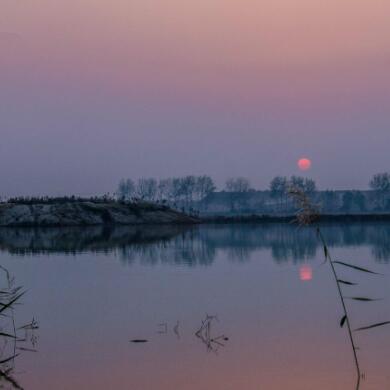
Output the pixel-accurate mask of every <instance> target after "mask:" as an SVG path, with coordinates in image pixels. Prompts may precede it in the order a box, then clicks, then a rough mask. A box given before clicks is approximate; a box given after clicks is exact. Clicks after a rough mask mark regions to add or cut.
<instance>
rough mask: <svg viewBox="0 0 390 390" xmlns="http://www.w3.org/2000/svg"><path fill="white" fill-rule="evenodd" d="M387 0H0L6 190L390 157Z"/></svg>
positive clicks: (324, 179)
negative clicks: (302, 160) (309, 161)
mask: <svg viewBox="0 0 390 390" xmlns="http://www.w3.org/2000/svg"><path fill="white" fill-rule="evenodd" d="M389 20H390V1H389V0H328V1H326V2H325V1H323V0H257V1H255V0H184V1H183V0H110V1H107V0H104V1H103V0H67V1H65V0H0V135H1V138H0V140H1V144H0V178H1V186H0V193H1V194H3V195H10V194H27V193H49V194H62V193H67V192H72V193H77V194H85V195H87V194H91V193H102V192H105V191H111V190H113V189H114V187H115V186H116V183H117V181H118V180H119V178H121V177H122V176H126V177H127V176H130V177H133V178H137V177H139V176H156V177H160V176H171V175H185V174H203V173H208V174H210V175H212V176H213V177H214V178H215V179H216V180H217V182H218V183H220V184H222V183H223V181H224V180H225V178H226V177H228V176H234V175H242V176H247V177H248V178H250V179H251V180H252V182H253V184H254V185H255V186H257V187H266V186H267V185H268V182H269V180H270V179H271V178H272V176H274V175H276V174H282V175H290V174H294V173H297V168H296V160H297V159H298V158H299V157H301V156H303V155H304V156H308V157H310V158H311V159H312V160H313V167H312V169H311V171H310V172H309V173H308V175H309V176H311V177H313V178H315V179H316V180H317V181H318V184H319V186H320V187H322V188H326V187H337V188H351V187H355V188H364V187H366V186H367V182H368V180H369V177H370V176H371V175H372V174H373V173H374V172H377V171H385V170H390V151H389V149H390V76H389V69H390V23H389Z"/></svg>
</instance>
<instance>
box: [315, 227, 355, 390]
mask: <svg viewBox="0 0 390 390" xmlns="http://www.w3.org/2000/svg"><path fill="white" fill-rule="evenodd" d="M317 233H318V237H319V238H320V240H321V243H322V244H323V246H324V248H325V253H326V259H327V260H329V264H330V268H331V270H332V274H333V277H334V280H335V283H336V285H337V291H338V293H339V297H340V301H341V305H342V307H343V310H344V315H345V323H346V326H347V329H348V334H349V339H350V341H351V346H352V351H353V356H354V360H355V366H356V373H357V384H356V389H358V388H359V386H360V377H361V371H360V365H359V360H358V357H357V348H356V344H355V340H354V338H353V333H352V329H351V323H350V320H349V315H348V310H347V306H346V304H345V300H344V297H343V293H342V291H341V287H340V283H339V279H338V277H337V272H336V269H335V267H334V264H333V261H332V257H331V255H330V254H329V251H328V247H327V245H326V241H325V239H324V236H323V235H322V233H321V230H320V228H319V226H317Z"/></svg>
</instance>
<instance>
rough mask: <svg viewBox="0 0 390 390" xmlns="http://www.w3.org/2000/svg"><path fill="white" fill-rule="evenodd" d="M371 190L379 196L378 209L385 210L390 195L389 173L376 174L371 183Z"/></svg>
mask: <svg viewBox="0 0 390 390" xmlns="http://www.w3.org/2000/svg"><path fill="white" fill-rule="evenodd" d="M370 188H371V189H372V190H373V191H375V192H376V194H377V203H378V207H380V208H382V209H383V208H385V205H386V199H387V197H388V195H389V193H390V174H389V173H387V172H385V173H377V174H375V175H374V176H373V177H372V179H371V181H370Z"/></svg>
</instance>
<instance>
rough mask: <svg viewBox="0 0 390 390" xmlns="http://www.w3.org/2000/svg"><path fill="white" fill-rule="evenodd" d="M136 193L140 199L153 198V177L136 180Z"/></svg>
mask: <svg viewBox="0 0 390 390" xmlns="http://www.w3.org/2000/svg"><path fill="white" fill-rule="evenodd" d="M136 193H137V195H138V196H139V197H140V198H141V199H146V200H154V199H155V198H156V194H157V181H156V179H153V178H141V179H139V180H138V183H137V188H136Z"/></svg>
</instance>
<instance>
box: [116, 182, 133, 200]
mask: <svg viewBox="0 0 390 390" xmlns="http://www.w3.org/2000/svg"><path fill="white" fill-rule="evenodd" d="M134 192H135V185H134V182H133V180H131V179H121V181H120V182H119V185H118V189H117V191H116V194H117V196H118V197H119V199H122V200H129V199H130V198H131V197H132V196H133V195H134Z"/></svg>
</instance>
